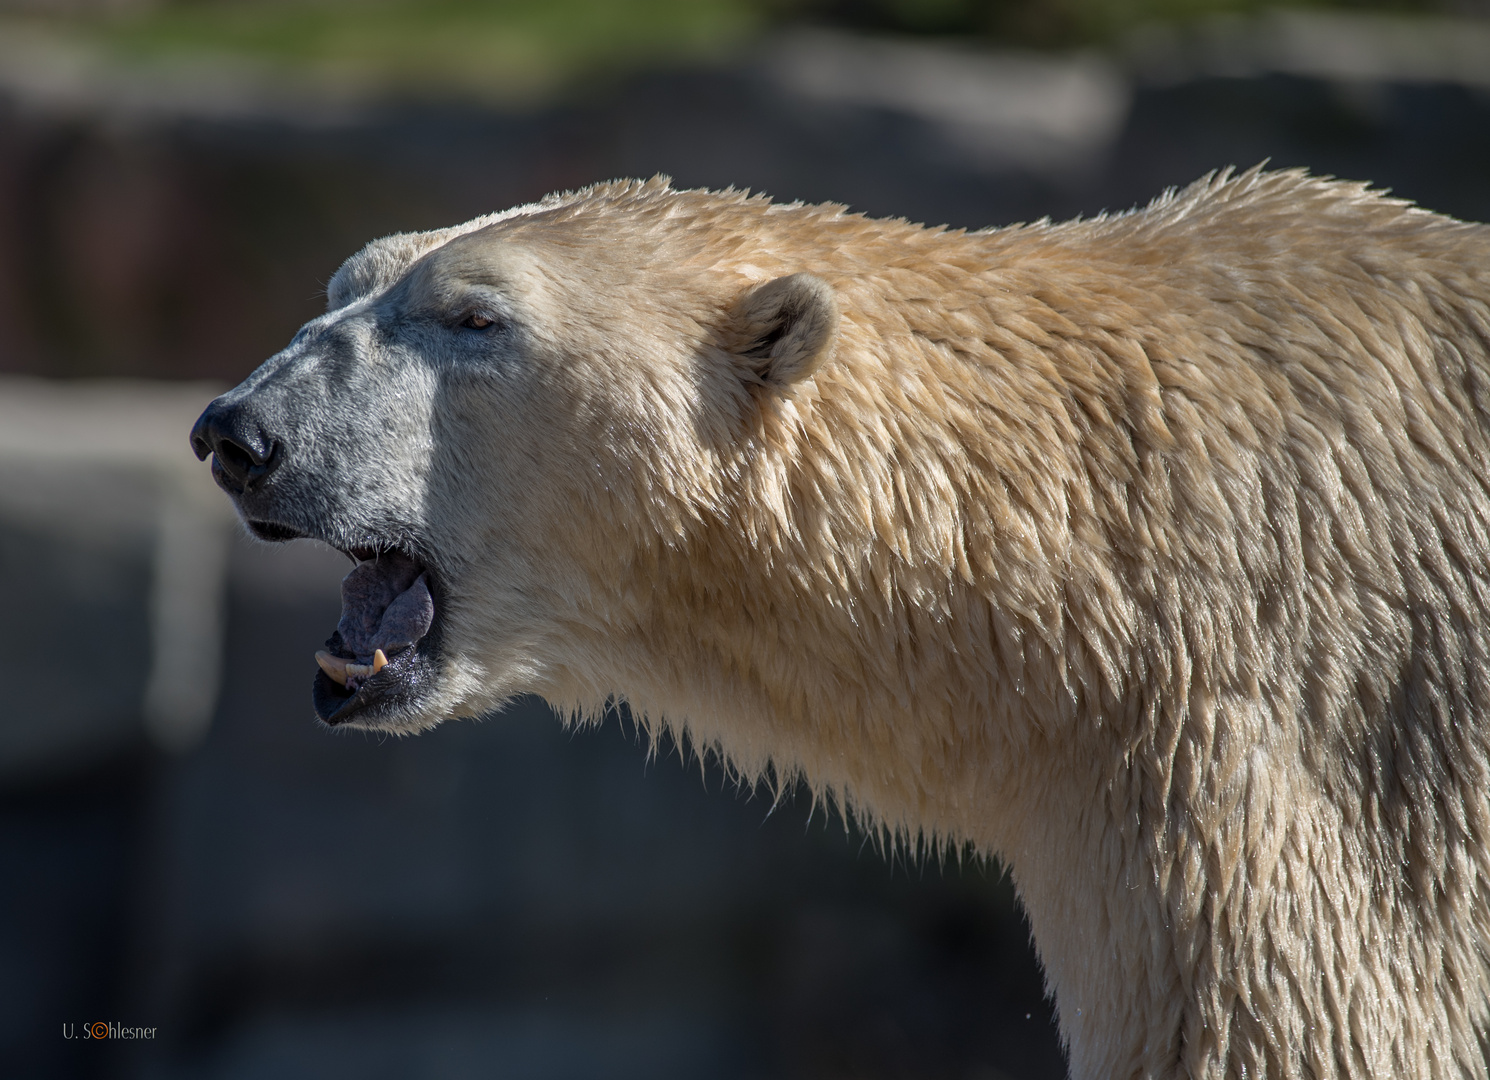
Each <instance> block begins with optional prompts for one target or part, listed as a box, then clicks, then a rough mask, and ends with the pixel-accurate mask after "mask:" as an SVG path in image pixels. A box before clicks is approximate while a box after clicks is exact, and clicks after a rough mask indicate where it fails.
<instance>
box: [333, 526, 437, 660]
mask: <svg viewBox="0 0 1490 1080" xmlns="http://www.w3.org/2000/svg"><path fill="white" fill-rule="evenodd" d="M434 619H435V602H434V599H433V598H432V597H431V596H430V595H429V585H428V583H427V582H426V580H425V576H424V575H423V574H421V573H420V572H419V564H418V563H416V562H415V561H414V560H413V559H411V558H409V557H408V556H407V555H405V554H403V553H402V552H397V551H391V552H387V553H385V554H382V555H379V556H378V557H377V558H375V559H368V560H367V561H366V562H364V563H359V564H357V566H355V567H353V569H352V572H351V573H350V574H348V575H347V576H346V577H344V578H342V582H341V622H339V623H337V624H336V629H337V632H338V633H340V634H341V643H342V646H343V647H344V648H345V649H346V650H347V651H348V652H350V653H354V654H355V655H356V657H357V660H358V661H359V662H360V663H363V664H370V663H372V660H373V651H374V650H376V649H382V650H383V655H384V656H387V657H389V658H390V659H391V658H392V657H393V655H394V654H395V653H398V652H402V651H403V650H404V649H407V648H408V647H409V646H410V645H412V644H414V642H416V641H418V640H419V639H420V638H422V637H423V636H424V635H425V634H427V633H429V627H430V624H431V623H433V622H434Z"/></svg>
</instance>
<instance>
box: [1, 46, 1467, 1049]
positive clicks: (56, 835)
mask: <svg viewBox="0 0 1490 1080" xmlns="http://www.w3.org/2000/svg"><path fill="white" fill-rule="evenodd" d="M1373 25H1374V24H1373ZM1268 33H1273V34H1275V37H1276V35H1277V34H1283V32H1282V31H1278V30H1277V28H1276V27H1274V29H1273V30H1270V31H1268V32H1267V33H1263V32H1261V31H1259V32H1258V33H1257V34H1255V35H1254V36H1253V37H1252V38H1248V39H1246V41H1245V42H1242V44H1244V45H1245V48H1242V47H1241V46H1240V45H1238V41H1239V40H1240V39H1235V38H1232V39H1227V40H1226V41H1223V42H1222V43H1221V44H1219V45H1218V44H1217V43H1216V41H1213V40H1210V39H1205V40H1187V41H1180V42H1168V43H1166V42H1164V41H1157V42H1150V43H1149V45H1148V46H1147V48H1148V49H1149V51H1148V52H1147V53H1145V54H1144V56H1145V57H1146V59H1144V60H1143V62H1142V64H1139V63H1138V62H1136V61H1135V62H1133V63H1132V64H1129V65H1127V66H1125V63H1124V62H1121V61H1119V60H1111V59H1108V60H1099V59H1096V58H1092V57H1082V58H1077V59H1073V60H1060V59H1050V58H1031V57H1007V56H1005V57H1000V56H990V55H989V54H984V53H973V52H968V51H958V50H953V51H947V50H945V49H941V48H940V47H932V46H928V45H925V44H918V45H914V46H908V45H903V44H898V43H885V42H876V41H867V40H864V39H858V38H852V37H843V36H829V35H825V34H821V33H816V34H802V35H798V36H795V37H790V38H783V39H779V40H777V41H775V42H774V43H770V44H769V45H768V46H767V47H766V48H764V49H763V50H762V52H761V53H760V54H758V55H757V56H755V57H754V58H752V59H750V60H749V61H748V62H744V63H741V64H740V65H737V66H735V67H732V68H727V69H712V70H683V71H671V72H664V73H653V74H649V75H645V76H640V77H636V78H634V79H631V80H630V81H627V82H625V83H622V84H618V85H615V86H613V87H611V88H610V89H609V92H608V93H607V94H606V95H605V96H604V97H603V98H600V97H595V98H589V99H582V100H574V101H569V102H566V103H560V104H556V105H552V106H550V107H547V108H545V109H542V110H538V111H533V112H529V113H525V114H500V113H494V112H483V111H478V110H475V109H457V108H448V109H432V108H431V109H424V110H414V109H408V110H404V111H381V112H363V113H347V114H340V115H330V114H327V113H324V112H318V111H316V110H314V109H311V108H306V109H304V110H298V111H297V110H295V109H288V110H287V109H285V108H284V107H282V106H281V105H274V104H273V103H272V102H270V103H267V104H265V103H257V104H256V103H255V102H254V101H252V100H246V101H239V102H237V103H236V104H234V106H233V107H232V108H226V107H225V106H224V105H223V103H222V102H221V101H220V100H214V101H209V102H206V103H205V104H204V103H203V102H199V101H194V100H192V99H191V98H190V96H189V95H188V96H185V97H182V96H177V97H174V98H173V97H171V95H170V94H161V93H155V92H153V91H152V92H151V93H148V94H146V93H142V94H135V95H133V96H131V94H128V93H124V92H122V91H120V92H117V93H116V92H114V91H112V90H111V91H110V92H109V93H96V94H94V95H93V96H92V97H89V96H88V95H87V94H82V95H81V96H79V94H77V93H73V94H71V96H66V97H58V96H56V95H55V94H50V92H49V91H48V90H47V89H46V87H45V86H40V87H39V86H37V85H33V84H31V83H28V82H27V81H26V79H25V78H23V77H21V76H20V75H16V74H15V72H13V71H9V70H8V69H6V68H5V66H4V63H3V62H0V87H5V88H7V89H6V91H5V95H6V96H4V97H0V369H4V370H7V371H10V372H21V373H32V374H46V375H71V376H79V375H93V376H169V377H173V378H186V377H189V378H193V379H210V380H217V381H219V382H229V381H233V380H236V379H238V378H241V377H242V376H243V375H245V374H246V373H247V372H248V371H249V370H251V369H252V367H253V366H255V365H256V364H257V363H258V362H259V361H260V360H261V359H263V358H264V357H265V356H267V355H269V354H270V353H272V352H273V351H275V350H276V349H278V348H279V347H280V346H281V345H282V344H283V343H284V342H286V341H287V340H288V338H289V336H290V335H291V333H292V332H293V330H294V328H295V327H296V326H297V325H298V324H299V323H300V322H301V321H303V320H305V319H307V318H309V317H311V316H313V315H315V314H316V313H317V312H318V311H319V310H320V309H321V305H322V302H323V301H322V299H321V297H320V296H319V295H318V289H319V287H320V285H321V284H322V283H323V282H324V281H325V280H327V279H328V278H329V277H330V275H331V273H332V272H333V271H334V269H335V267H336V266H337V264H338V263H339V262H340V260H341V259H342V258H344V257H345V256H347V255H348V254H350V253H351V252H352V251H354V250H355V249H356V248H357V247H358V246H360V244H361V243H363V242H365V241H366V240H367V239H369V238H371V237H373V236H376V235H380V234H383V233H386V232H389V231H394V230H399V229H410V228H426V227H433V226H436V225H443V224H449V223H451V222H454V221H458V220H461V219H464V218H467V217H470V216H473V215H475V214H477V213H480V212H483V211H487V210H491V209H494V208H499V207H503V206H506V205H510V204H513V203H517V202H522V201H526V200H529V199H532V198H535V197H537V196H539V195H541V194H543V193H545V192H546V191H549V190H552V189H556V188H564V187H573V186H577V185H580V184H584V183H588V182H590V181H593V180H597V179H602V178H607V177H611V176H618V175H649V174H651V173H654V172H659V171H662V172H668V173H671V174H672V175H673V176H675V177H676V178H677V180H678V182H679V183H680V184H683V185H709V186H725V185H727V184H735V185H738V186H750V187H753V188H756V189H760V190H765V191H768V192H770V193H772V194H773V195H776V196H778V197H782V198H802V199H808V200H824V199H838V200H841V201H846V202H849V203H850V204H851V205H852V206H854V207H855V208H857V209H863V210H866V211H868V212H870V213H876V214H900V215H906V216H909V217H912V218H915V219H920V220H927V221H932V222H942V221H945V222H950V223H951V224H953V225H962V226H973V227H976V226H982V225H987V224H996V223H1001V222H1007V221H1012V220H1020V219H1031V218H1035V217H1039V216H1041V215H1044V214H1051V215H1054V216H1065V215H1070V214H1074V213H1077V212H1086V213H1093V212H1097V211H1100V210H1102V209H1104V208H1115V209H1121V208H1124V207H1127V206H1130V205H1133V204H1134V203H1136V202H1140V201H1145V200H1147V199H1148V198H1149V197H1151V196H1152V195H1154V194H1156V193H1157V192H1158V191H1159V190H1160V189H1162V188H1163V187H1164V186H1166V185H1169V184H1179V183H1185V182H1188V181H1190V180H1192V179H1194V178H1196V177H1197V176H1199V175H1200V174H1201V173H1203V172H1205V171H1207V170H1209V169H1211V168H1214V167H1217V166H1223V165H1227V164H1233V163H1235V164H1238V165H1249V164H1252V163H1255V162H1257V161H1259V160H1261V159H1263V158H1268V157H1271V159H1272V160H1273V163H1274V164H1276V165H1309V166H1311V167H1312V168H1314V169H1315V170H1316V171H1320V172H1329V173H1335V174H1339V175H1348V176H1352V177H1356V178H1360V179H1369V180H1372V181H1375V182H1376V183H1378V184H1381V185H1388V186H1392V187H1394V188H1395V189H1396V190H1397V191H1398V192H1399V193H1400V194H1402V195H1404V196H1407V197H1410V198H1415V199H1418V200H1419V201H1421V202H1422V203H1424V204H1425V205H1427V206H1429V207H1431V208H1433V209H1438V210H1442V211H1446V212H1450V213H1455V214H1458V215H1460V216H1465V217H1473V218H1480V219H1484V218H1490V97H1487V96H1486V89H1485V86H1484V85H1483V84H1482V83H1481V82H1477V81H1476V79H1477V76H1476V74H1475V73H1476V72H1490V59H1487V60H1486V62H1485V63H1484V64H1483V65H1479V66H1476V65H1475V64H1467V65H1464V66H1462V69H1461V68H1460V67H1453V68H1452V69H1445V68H1443V67H1442V65H1440V67H1439V68H1434V69H1432V70H1429V69H1427V68H1424V67H1423V66H1422V65H1421V64H1420V65H1419V66H1418V67H1413V66H1412V63H1411V62H1409V61H1410V60H1411V57H1410V56H1409V57H1408V58H1407V59H1403V58H1402V56H1400V55H1398V54H1397V53H1393V52H1392V51H1391V50H1390V49H1388V48H1386V46H1384V45H1383V44H1382V42H1381V40H1379V39H1378V38H1379V36H1378V38H1372V37H1370V35H1367V36H1366V38H1364V39H1363V42H1364V43H1362V42H1360V41H1358V42H1356V43H1355V45H1353V46H1352V47H1351V48H1350V49H1345V50H1344V51H1343V52H1341V51H1340V50H1338V49H1337V50H1336V52H1335V53H1332V54H1330V57H1333V58H1330V57H1326V60H1328V62H1326V60H1321V59H1319V56H1320V55H1322V54H1321V53H1320V52H1319V50H1315V54H1314V58H1313V59H1310V58H1309V56H1304V57H1303V58H1302V59H1300V54H1299V50H1297V49H1293V48H1292V47H1291V46H1290V45H1289V42H1290V41H1293V40H1294V39H1292V38H1289V37H1288V36H1287V35H1286V34H1283V36H1281V37H1277V38H1276V40H1275V39H1274V38H1270V37H1268ZM1461 37H1463V35H1461ZM1463 40H1464V41H1468V42H1469V44H1468V45H1462V43H1461V45H1462V47H1461V45H1456V49H1457V50H1458V51H1452V50H1451V51H1452V52H1453V55H1454V56H1458V55H1459V54H1460V53H1462V52H1464V50H1465V49H1470V50H1471V51H1472V50H1473V48H1477V47H1478V46H1477V45H1475V40H1478V39H1473V35H1470V36H1469V37H1463ZM1228 42H1229V43H1228ZM1280 42H1281V44H1280ZM1352 50H1353V51H1352ZM1439 52H1440V53H1444V50H1439ZM1413 55H1416V54H1413ZM1475 55H1476V56H1478V55H1481V54H1475ZM1483 56H1484V57H1486V58H1490V49H1487V50H1486V51H1485V53H1484V54H1483ZM0 61H3V56H0ZM1414 62H1415V61H1414ZM1311 65H1312V66H1311ZM100 85H103V84H100ZM84 89H86V87H85V88H84ZM115 89H116V90H117V88H115ZM147 89H148V88H147ZM49 94H50V96H49ZM271 106H272V107H271ZM211 394H212V390H211V388H210V386H208V385H206V384H189V383H188V384H174V385H166V386H142V385H139V384H130V383H112V384H100V383H92V382H80V383H77V384H74V385H70V386H59V385H57V384H53V383H44V382H39V381H35V380H27V379H15V378H11V379H3V380H0V591H3V595H4V596H5V597H6V601H5V603H4V606H3V609H0V610H4V611H5V612H6V613H7V614H8V615H9V616H10V617H9V618H7V619H5V620H3V621H0V679H3V680H4V683H5V685H6V686H7V691H8V700H9V705H8V706H7V708H6V709H5V710H4V711H3V712H0V861H3V865H5V866H6V867H7V870H8V873H7V874H6V875H4V877H3V879H0V1060H5V1061H6V1062H7V1063H15V1064H12V1065H11V1066H10V1067H11V1068H13V1069H16V1070H18V1072H17V1074H18V1075H38V1076H41V1075H45V1076H59V1077H61V1076H78V1077H83V1076H107V1077H173V1076H193V1077H197V1076H208V1077H235V1078H237V1077H260V1076H263V1077H271V1076H272V1077H275V1078H281V1077H297V1076H306V1077H312V1076H314V1077H326V1076H348V1077H359V1078H361V1077H405V1076H410V1077H413V1076H418V1077H458V1076H467V1075H473V1076H474V1075H493V1074H495V1075H502V1076H504V1077H528V1076H531V1077H540V1076H541V1077H571V1076H572V1077H576V1078H579V1077H584V1078H609V1077H630V1076H636V1077H648V1078H658V1077H671V1076H677V1077H697V1076H717V1077H722V1078H728V1077H756V1076H782V1077H796V1076H801V1077H808V1076H811V1077H829V1078H831V1077H850V1076H853V1077H868V1078H880V1077H883V1078H891V1077H948V1078H951V1077H957V1078H974V1077H983V1078H993V1077H1011V1078H1013V1077H1018V1078H1036V1077H1055V1076H1059V1075H1061V1073H1062V1062H1061V1057H1060V1051H1059V1048H1058V1045H1057V1042H1056V1037H1055V1035H1054V1031H1053V1028H1052V1025H1051V1018H1050V1014H1049V1010H1048V1007H1047V1006H1045V1005H1044V1003H1043V1002H1042V1000H1041V995H1040V984H1039V976H1038V972H1037V970H1036V968H1035V966H1034V961H1033V958H1032V956H1031V954H1030V951H1029V948H1028V945H1027V933H1026V930H1025V928H1024V925H1023V923H1022V921H1021V920H1020V919H1019V917H1018V915H1017V913H1016V911H1015V909H1014V907H1013V903H1012V896H1011V892H1010V889H1009V887H1008V885H1007V883H1006V882H1004V881H1002V880H1001V879H999V878H998V876H997V875H996V874H995V873H994V872H992V871H991V870H988V869H987V868H985V867H983V866H981V865H980V864H976V863H970V864H965V865H964V864H959V863H957V862H956V861H953V862H949V863H946V864H943V863H938V862H936V861H928V860H917V859H906V858H903V857H898V858H894V859H890V860H886V859H885V858H883V857H882V856H881V854H880V853H879V852H878V851H876V850H875V849H874V847H873V846H872V845H866V844H865V843H864V841H863V839H862V837H859V836H854V835H848V834H846V833H845V832H844V830H843V829H842V828H841V827H840V826H839V825H838V824H837V823H836V821H835V820H832V819H831V814H829V813H828V812H826V811H825V810H824V808H822V807H817V808H813V807H811V806H809V805H807V802H806V800H805V799H802V798H798V799H796V800H788V801H786V802H785V803H784V804H783V805H780V806H777V807H775V808H774V809H773V808H772V807H771V805H770V804H769V800H766V799H764V798H762V797H760V796H756V797H750V796H749V794H748V793H742V792H738V791H735V790H734V789H732V788H730V787H729V786H728V785H727V784H726V783H725V782H724V780H723V778H722V776H721V773H720V771H719V770H718V769H717V768H715V767H714V766H712V765H710V766H708V767H705V768H702V769H700V768H698V767H697V765H696V763H689V764H688V765H687V767H680V766H679V763H678V758H677V755H676V754H675V753H673V752H672V751H670V750H668V749H664V751H663V753H662V754H661V755H659V756H658V757H657V758H655V759H650V760H649V758H648V756H647V753H646V750H645V748H644V747H642V746H640V745H638V744H637V742H636V740H635V738H634V736H633V735H632V734H631V733H630V729H629V728H628V727H627V726H626V725H625V724H624V723H622V722H618V721H616V720H612V721H610V722H608V723H607V724H606V725H605V726H604V727H603V728H602V729H601V730H599V731H584V732H578V733H575V732H566V731H564V730H563V729H562V727H561V726H560V725H559V724H558V723H557V722H556V721H555V719H554V718H553V717H552V716H550V715H549V714H548V711H547V710H546V709H545V708H544V707H543V706H542V705H541V704H540V703H537V702H523V703H520V704H519V705H518V706H516V707H514V708H513V709H511V710H509V711H508V712H507V713H504V714H503V715H501V716H499V717H494V718H490V719H488V720H486V721H484V722H482V723H479V724H472V723H462V724H450V725H446V726H445V727H443V728H441V729H439V730H437V731H435V732H433V733H431V734H428V735H425V736H421V737H419V738H418V739H412V740H398V741H384V740H378V739H372V738H364V737H362V736H358V735H351V736H348V735H334V734H331V733H328V732H327V731H325V730H324V729H321V728H318V727H317V726H316V725H315V724H314V722H313V721H312V719H311V710H310V706H309V693H308V690H309V682H310V677H311V674H312V672H313V662H312V660H311V655H312V653H313V651H314V650H315V648H317V647H319V645H320V644H321V642H322V641H323V639H324V638H325V637H326V635H327V634H328V633H329V631H330V629H331V627H332V626H333V625H334V623H335V621H336V617H337V606H338V605H337V581H338V579H339V578H340V576H341V574H342V573H343V572H344V569H345V563H344V561H342V560H341V559H340V557H339V556H336V555H334V554H332V553H329V552H327V551H325V550H323V549H317V548H315V547H312V546H309V545H303V544H300V545H291V546H289V547H286V548H277V549H272V548H268V547H265V546H262V545H253V544H250V543H249V542H248V541H246V540H244V539H243V538H242V536H241V534H240V533H239V532H238V531H237V529H236V526H234V525H233V524H232V522H231V520H230V519H229V518H228V517H227V515H226V511H227V506H226V500H224V499H222V498H221V496H220V495H219V494H218V493H217V492H215V490H213V489H212V488H211V485H210V483H209V482H208V480H207V472H206V468H205V466H202V465H200V464H198V463H197V462H195V461H194V460H193V459H192V458H191V457H190V452H189V450H188V449H187V445H186V431H187V429H188V427H189V426H190V422H191V420H192V419H193V418H194V416H195V415H196V413H197V411H199V409H200V408H201V407H202V406H203V405H204V404H205V402H206V400H207V399H208V398H209V397H210V396H211ZM700 777H702V782H700ZM721 788H723V789H724V790H722V791H721V790H720V789H721ZM98 1020H103V1021H112V1022H114V1023H116V1024H122V1025H125V1026H140V1027H154V1028H156V1029H157V1032H156V1037H155V1038H153V1039H148V1040H135V1041H129V1042H123V1041H118V1040H113V1041H108V1042H94V1041H84V1040H82V1039H81V1038H80V1037H79V1038H74V1039H72V1040H68V1039H66V1038H64V1037H63V1036H64V1025H67V1024H72V1025H75V1027H74V1028H73V1029H72V1030H73V1032H74V1034H76V1035H79V1036H80V1035H81V1030H82V1027H83V1025H84V1024H86V1023H89V1022H92V1021H98Z"/></svg>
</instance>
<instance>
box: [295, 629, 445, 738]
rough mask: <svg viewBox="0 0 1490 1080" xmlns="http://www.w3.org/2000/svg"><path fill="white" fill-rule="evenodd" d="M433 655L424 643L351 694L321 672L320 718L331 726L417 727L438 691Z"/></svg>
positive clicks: (316, 690)
mask: <svg viewBox="0 0 1490 1080" xmlns="http://www.w3.org/2000/svg"><path fill="white" fill-rule="evenodd" d="M426 640H428V639H426ZM432 654H433V649H432V648H426V647H425V642H420V644H419V645H417V646H415V647H414V648H413V649H411V650H409V652H408V653H406V654H403V655H400V656H398V657H395V658H394V659H393V660H391V661H389V663H388V666H387V667H385V668H383V670H382V671H380V672H378V673H377V674H376V675H373V676H371V677H370V678H368V679H367V681H366V682H364V683H363V684H362V685H361V686H360V687H358V689H357V690H356V691H355V692H351V693H349V692H348V691H347V689H346V688H345V687H343V686H341V685H340V684H338V683H337V682H335V681H334V680H332V679H331V678H330V677H329V676H328V675H327V674H326V673H325V672H324V671H321V670H319V669H318V670H317V671H316V674H315V679H314V681H313V682H312V683H311V701H312V702H313V704H314V705H315V709H316V715H317V716H319V717H320V718H321V720H322V721H323V722H325V723H326V724H327V725H329V726H331V727H341V726H343V725H347V724H353V725H355V726H358V727H389V728H393V727H406V726H410V725H411V724H412V725H415V726H417V725H418V718H419V717H421V716H422V715H423V714H424V713H425V711H426V708H425V706H426V705H427V703H428V701H429V699H430V697H431V696H432V694H433V691H434V682H435V667H436V665H435V663H434V661H433V659H432Z"/></svg>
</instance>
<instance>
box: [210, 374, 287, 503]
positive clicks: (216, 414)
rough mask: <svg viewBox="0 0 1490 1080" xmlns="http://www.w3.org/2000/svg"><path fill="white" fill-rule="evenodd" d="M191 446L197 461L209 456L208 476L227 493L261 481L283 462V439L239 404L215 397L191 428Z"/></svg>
mask: <svg viewBox="0 0 1490 1080" xmlns="http://www.w3.org/2000/svg"><path fill="white" fill-rule="evenodd" d="M191 448H192V450H193V451H194V452H195V453H196V455H197V459H198V460H199V461H206V460H207V457H208V456H209V455H211V457H212V479H213V480H215V481H217V486H218V487H220V488H222V489H223V490H224V491H226V492H227V493H228V494H229V495H234V496H239V495H243V494H245V493H246V492H248V491H249V490H250V489H251V488H253V487H255V486H257V485H258V484H261V483H262V482H263V481H264V480H265V479H266V478H267V477H268V476H269V475H270V474H271V473H273V472H274V470H276V469H277V468H279V466H280V464H281V463H282V462H283V461H284V442H283V441H282V440H281V439H279V438H278V437H277V436H276V435H275V434H273V433H272V432H271V431H270V430H269V429H268V428H266V427H265V425H264V423H263V422H262V421H261V420H260V419H259V418H258V417H257V416H255V415H254V414H253V412H252V411H251V410H250V409H249V408H248V407H247V406H246V405H245V404H243V403H238V404H232V405H230V404H227V403H226V402H225V401H224V400H223V399H222V398H218V399H217V400H215V401H214V402H212V404H210V405H208V406H207V408H206V410H205V411H203V413H202V415H201V416H200V417H198V418H197V422H196V423H195V424H194V425H192V429H191Z"/></svg>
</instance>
